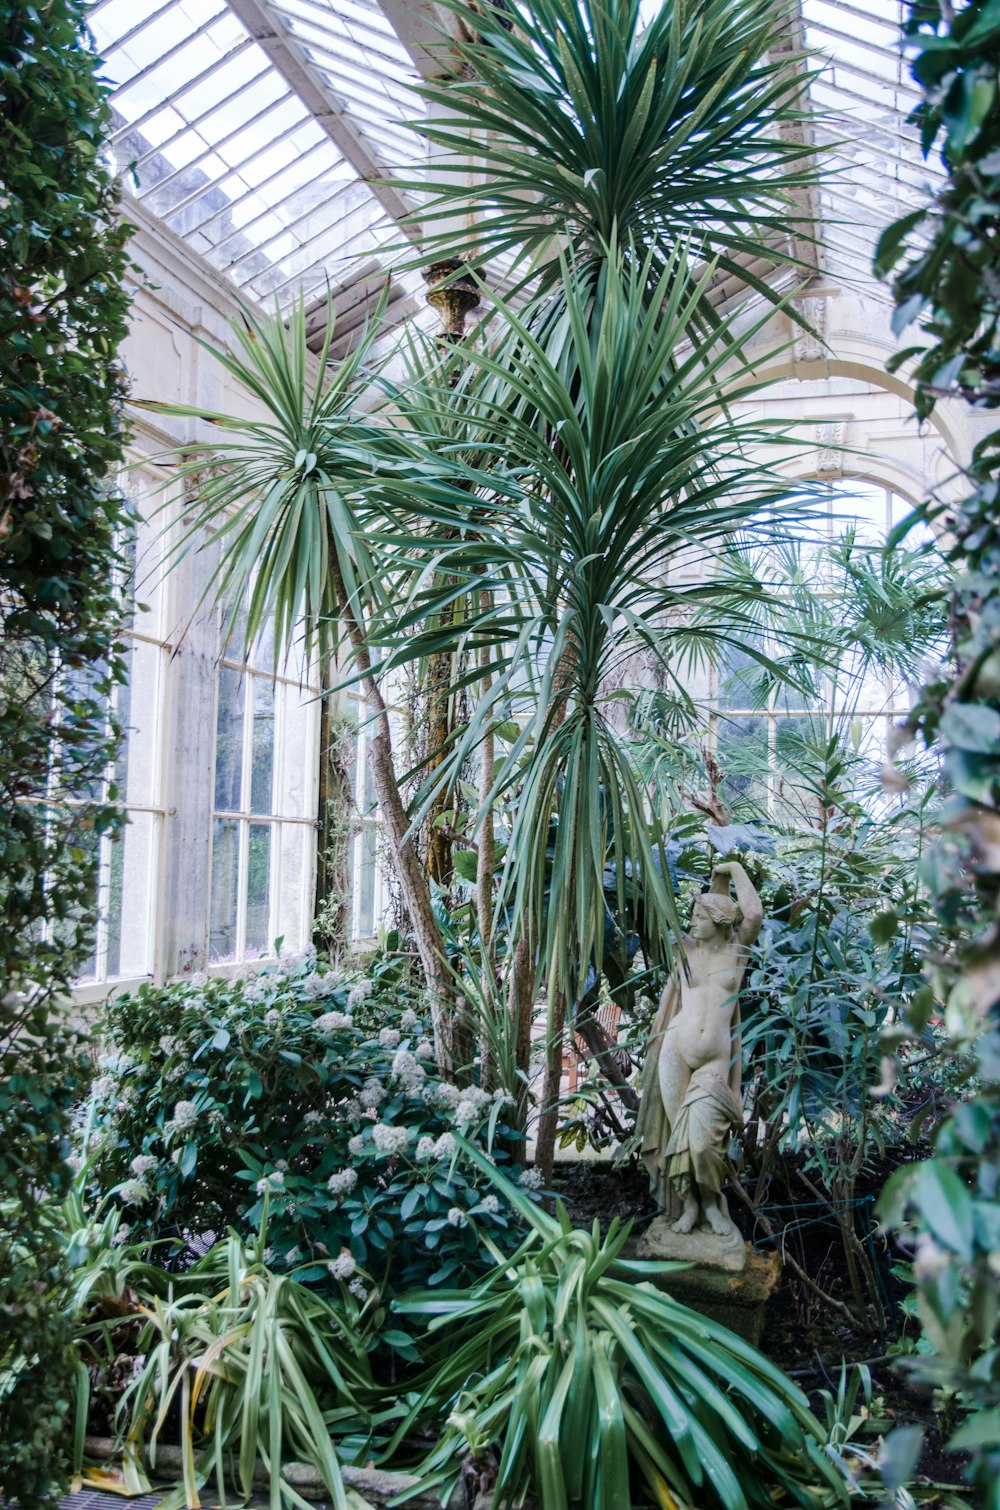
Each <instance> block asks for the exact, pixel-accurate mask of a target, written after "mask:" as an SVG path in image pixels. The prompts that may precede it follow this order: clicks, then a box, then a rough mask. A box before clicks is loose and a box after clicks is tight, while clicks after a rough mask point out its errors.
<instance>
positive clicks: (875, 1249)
mask: <svg viewBox="0 0 1000 1510" xmlns="http://www.w3.org/2000/svg"><path fill="white" fill-rule="evenodd" d="M887 1174H888V1171H880V1170H873V1171H872V1172H871V1174H870V1176H869V1179H868V1181H867V1182H866V1185H869V1184H870V1185H871V1187H872V1190H871V1191H868V1190H867V1189H864V1190H862V1191H861V1193H860V1194H861V1198H862V1199H864V1198H865V1197H866V1196H867V1195H869V1194H870V1195H871V1196H872V1199H873V1200H874V1197H875V1196H876V1195H877V1193H878V1190H880V1189H881V1186H882V1184H883V1183H884V1178H885V1177H886V1176H887ZM787 1178H788V1183H789V1186H790V1187H791V1190H790V1193H791V1194H792V1195H793V1196H794V1193H795V1172H794V1169H790V1170H788V1171H787ZM554 1184H555V1188H556V1190H557V1192H558V1194H559V1196H560V1197H561V1199H562V1200H563V1201H564V1202H565V1204H566V1207H567V1210H568V1211H569V1214H570V1216H571V1217H572V1219H573V1221H574V1223H575V1224H576V1225H579V1226H584V1225H586V1226H590V1225H591V1224H592V1222H593V1221H594V1218H595V1217H597V1218H598V1219H599V1220H600V1222H601V1226H602V1228H603V1227H606V1226H607V1224H608V1222H609V1221H610V1219H611V1218H612V1217H613V1216H618V1217H620V1218H621V1219H622V1220H623V1221H633V1222H634V1224H635V1229H636V1230H638V1231H641V1230H642V1229H643V1228H644V1227H646V1226H648V1224H649V1222H650V1221H651V1220H652V1219H653V1217H654V1215H655V1207H654V1205H653V1203H652V1202H651V1200H650V1197H649V1188H648V1181H647V1178H646V1173H645V1170H643V1169H642V1168H641V1167H638V1166H633V1167H629V1166H624V1167H622V1168H614V1167H612V1166H611V1165H609V1164H583V1163H581V1164H571V1165H564V1166H563V1167H562V1168H561V1169H559V1170H558V1172H557V1176H556V1179H555V1182H554ZM812 1208H813V1202H812V1198H811V1196H809V1195H808V1194H804V1195H803V1200H802V1211H803V1213H805V1215H803V1216H802V1217H800V1218H799V1219H798V1220H792V1221H791V1222H790V1223H789V1226H790V1229H791V1230H790V1231H788V1232H786V1239H785V1240H786V1242H787V1243H788V1246H789V1248H792V1249H793V1251H794V1256H795V1257H796V1258H797V1259H798V1261H799V1263H800V1264H801V1265H802V1267H803V1268H804V1269H805V1270H806V1272H807V1273H808V1274H809V1275H810V1276H811V1277H812V1278H813V1279H814V1280H815V1281H816V1283H817V1284H818V1285H819V1286H820V1288H822V1289H823V1290H825V1291H826V1292H827V1293H828V1294H829V1295H830V1296H832V1297H836V1298H843V1297H845V1296H846V1295H848V1294H849V1293H850V1287H849V1282H848V1277H847V1270H846V1264H845V1261H844V1257H843V1249H842V1246H841V1243H840V1241H839V1237H838V1233H837V1229H836V1227H835V1225H834V1224H833V1223H832V1222H830V1221H828V1220H824V1219H822V1218H817V1217H816V1215H815V1212H814V1210H813V1209H812ZM733 1216H734V1218H735V1220H736V1221H737V1223H738V1225H739V1226H740V1228H741V1230H742V1231H743V1235H744V1237H745V1238H746V1239H747V1240H748V1241H750V1242H753V1243H755V1244H756V1245H757V1246H758V1247H759V1248H760V1249H761V1251H768V1250H769V1249H770V1248H772V1247H774V1246H775V1244H774V1243H773V1241H771V1240H769V1239H768V1238H767V1237H765V1236H763V1235H762V1234H761V1233H760V1231H759V1230H758V1231H755V1230H754V1223H753V1218H752V1215H751V1214H750V1213H749V1212H746V1211H743V1210H734V1211H733ZM871 1252H872V1253H873V1255H874V1256H875V1258H876V1259H877V1264H878V1274H879V1279H880V1283H881V1285H882V1286H883V1288H884V1303H885V1310H886V1316H887V1325H886V1327H885V1329H884V1330H883V1331H882V1332H881V1333H880V1332H879V1331H878V1329H877V1328H875V1329H873V1330H871V1331H866V1330H864V1329H863V1328H861V1327H855V1326H851V1325H850V1324H848V1322H847V1321H846V1320H845V1319H844V1318H843V1317H842V1316H841V1315H840V1314H838V1313H836V1312H835V1311H834V1309H833V1307H832V1306H830V1305H827V1306H824V1303H823V1301H822V1300H821V1299H819V1297H817V1296H816V1295H814V1294H811V1293H810V1292H809V1291H808V1290H807V1289H806V1288H805V1286H804V1285H803V1284H802V1283H801V1281H799V1280H798V1279H797V1278H796V1276H795V1275H794V1274H793V1273H792V1272H791V1270H790V1269H789V1267H788V1266H787V1265H786V1266H785V1268H784V1271H783V1278H782V1283H781V1285H780V1287H779V1289H778V1290H777V1291H776V1293H775V1294H774V1296H773V1297H772V1298H771V1300H770V1301H768V1304H767V1312H766V1320H765V1328H764V1339H763V1342H762V1344H761V1346H762V1349H763V1351H764V1352H765V1353H766V1354H767V1355H768V1357H770V1358H772V1359H773V1360H774V1361H775V1362H776V1363H778V1364H780V1366H781V1367H782V1368H783V1369H784V1370H785V1371H786V1373H789V1374H791V1376H792V1377H793V1378H794V1379H795V1380H796V1381H797V1382H798V1384H799V1385H800V1387H801V1388H802V1389H803V1390H804V1391H805V1392H806V1393H807V1394H808V1395H809V1396H810V1397H811V1399H812V1402H813V1405H814V1406H816V1407H820V1416H821V1418H822V1416H823V1411H822V1401H821V1398H820V1391H821V1390H823V1389H827V1390H829V1391H831V1392H834V1393H835V1392H836V1389H837V1386H838V1384H839V1380H840V1370H841V1363H842V1362H846V1363H848V1364H851V1363H865V1364H866V1365H867V1366H868V1370H869V1373H870V1375H871V1383H872V1405H873V1410H872V1415H873V1416H875V1414H876V1412H877V1414H878V1416H879V1417H880V1426H881V1428H882V1429H884V1430H891V1429H892V1428H893V1427H895V1426H903V1425H909V1424H916V1425H918V1426H920V1427H921V1428H922V1429H923V1431H924V1446H923V1451H922V1453H921V1458H920V1464H919V1475H920V1478H922V1479H923V1480H924V1481H925V1484H926V1485H927V1486H930V1485H931V1484H948V1485H955V1486H956V1487H957V1486H960V1484H961V1479H962V1467H963V1459H962V1457H961V1456H959V1455H958V1454H954V1453H947V1452H945V1451H944V1448H943V1440H944V1439H946V1438H947V1436H948V1435H949V1433H950V1431H951V1430H952V1429H953V1426H952V1424H951V1423H949V1422H948V1421H947V1420H946V1419H944V1420H943V1419H942V1418H941V1416H940V1415H939V1414H938V1412H937V1411H936V1410H935V1408H934V1406H935V1402H934V1400H933V1396H932V1392H931V1391H930V1390H929V1389H927V1388H926V1387H925V1386H922V1385H918V1384H917V1383H916V1382H915V1381H913V1380H912V1378H911V1377H909V1374H908V1370H907V1367H906V1362H905V1358H901V1357H900V1356H898V1355H897V1354H896V1353H894V1352H893V1351H892V1350H893V1349H894V1348H898V1347H899V1346H900V1344H902V1346H904V1347H905V1346H906V1345H907V1341H906V1339H907V1338H908V1337H909V1338H910V1339H914V1340H915V1338H916V1335H917V1332H918V1329H917V1326H916V1323H915V1322H914V1321H912V1320H910V1319H909V1318H908V1317H907V1316H906V1314H905V1312H904V1311H903V1310H902V1309H901V1307H902V1303H903V1301H904V1299H905V1298H906V1295H907V1293H908V1287H907V1286H906V1285H905V1283H903V1282H902V1281H901V1279H900V1278H899V1277H898V1275H896V1274H894V1273H893V1267H894V1266H895V1265H896V1264H898V1263H899V1262H900V1260H902V1259H903V1258H904V1256H905V1255H903V1254H902V1253H901V1252H898V1251H892V1250H891V1249H890V1247H889V1245H888V1244H887V1242H886V1241H885V1240H884V1239H883V1238H882V1237H876V1236H873V1238H872V1242H871ZM870 1442H871V1450H872V1451H874V1450H875V1449H876V1447H877V1442H878V1437H877V1434H873V1435H872V1436H871V1438H870Z"/></svg>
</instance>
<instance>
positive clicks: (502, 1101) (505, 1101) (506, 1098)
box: [493, 1091, 514, 1106]
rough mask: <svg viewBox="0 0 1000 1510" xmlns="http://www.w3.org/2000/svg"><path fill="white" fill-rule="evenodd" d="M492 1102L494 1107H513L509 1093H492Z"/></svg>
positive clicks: (512, 1098) (512, 1100)
mask: <svg viewBox="0 0 1000 1510" xmlns="http://www.w3.org/2000/svg"><path fill="white" fill-rule="evenodd" d="M493 1102H494V1105H496V1106H513V1105H514V1097H513V1096H512V1095H511V1093H510V1091H494V1092H493Z"/></svg>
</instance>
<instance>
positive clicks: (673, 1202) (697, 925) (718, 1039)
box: [638, 860, 764, 1251]
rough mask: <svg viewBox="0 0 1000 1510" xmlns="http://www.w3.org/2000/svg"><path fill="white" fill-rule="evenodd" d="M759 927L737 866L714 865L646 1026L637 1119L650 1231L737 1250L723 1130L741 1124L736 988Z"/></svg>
mask: <svg viewBox="0 0 1000 1510" xmlns="http://www.w3.org/2000/svg"><path fill="white" fill-rule="evenodd" d="M731 887H735V890H736V899H735V901H734V900H733V897H732V894H731ZM763 921H764V909H763V907H762V906H761V902H760V897H759V896H758V895H757V892H756V891H755V890H754V886H753V883H752V882H751V880H750V877H749V876H748V875H747V873H746V871H745V870H744V869H743V866H742V865H740V864H738V863H737V862H736V861H735V860H733V861H728V862H727V863H725V864H722V865H717V866H716V867H715V869H714V871H713V872H712V883H711V887H710V889H709V890H708V891H707V892H703V893H702V895H701V896H700V897H698V898H697V899H696V901H695V904H694V908H693V910H692V913H691V925H690V932H689V933H688V934H687V935H686V937H685V938H684V940H683V945H684V951H683V963H682V966H681V969H680V972H679V975H678V977H677V978H675V979H673V980H671V981H670V982H669V983H668V985H667V988H666V990H665V991H664V993H663V998H662V1000H661V1002H660V1007H659V1011H658V1012H657V1015H656V1018H655V1020H654V1022H653V1028H652V1032H651V1034H650V1039H649V1046H648V1049H647V1051H646V1061H645V1064H644V1066H643V1074H642V1100H641V1102H640V1106H639V1119H638V1131H639V1133H640V1136H641V1139H642V1145H641V1146H642V1158H643V1162H644V1163H645V1165H646V1168H647V1169H648V1171H649V1178H650V1185H651V1187H652V1190H653V1192H654V1194H655V1196H656V1201H657V1205H658V1206H659V1208H660V1211H661V1213H662V1221H661V1223H659V1224H654V1225H659V1226H660V1227H661V1231H662V1226H663V1225H666V1226H668V1227H669V1229H670V1231H672V1232H674V1233H676V1234H678V1235H682V1236H683V1235H684V1234H687V1233H691V1232H694V1231H696V1230H702V1229H707V1230H708V1231H709V1232H712V1233H714V1234H716V1235H717V1237H719V1238H725V1239H728V1240H729V1241H730V1242H739V1245H740V1249H741V1251H742V1240H741V1239H739V1233H738V1232H737V1229H736V1226H735V1224H734V1222H733V1220H732V1218H731V1217H730V1215H729V1211H728V1208H727V1206H726V1200H725V1197H724V1196H723V1194H722V1182H723V1177H724V1171H725V1153H726V1148H727V1146H728V1142H729V1135H730V1129H731V1128H732V1127H734V1126H739V1125H740V1123H741V1122H742V1106H741V1102H740V1012H739V991H740V986H741V985H742V983H743V976H744V973H745V971H746V965H747V951H748V949H749V947H750V945H751V944H752V943H753V942H754V940H755V939H756V938H757V935H758V934H759V933H760V929H761V924H762V923H763ZM652 1235H653V1229H650V1236H652ZM647 1247H648V1245H647Z"/></svg>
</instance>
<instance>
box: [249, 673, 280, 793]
mask: <svg viewBox="0 0 1000 1510" xmlns="http://www.w3.org/2000/svg"><path fill="white" fill-rule="evenodd" d="M273 777H274V683H273V682H272V681H267V680H265V678H263V677H260V676H255V677H254V679H253V747H252V749H251V766H250V811H251V812H252V813H270V812H273V811H274V799H273V797H272V795H271V794H272V789H273V785H274V781H273Z"/></svg>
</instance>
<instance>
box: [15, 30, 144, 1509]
mask: <svg viewBox="0 0 1000 1510" xmlns="http://www.w3.org/2000/svg"><path fill="white" fill-rule="evenodd" d="M86 11H87V6H86V5H85V4H84V0H49V3H48V4H45V5H37V6H36V5H30V4H25V3H24V0H0V123H2V124H0V137H2V141H3V176H4V188H3V193H2V195H0V365H2V384H0V615H2V628H0V1202H2V1212H0V1491H2V1493H3V1495H4V1496H6V1498H7V1499H17V1500H19V1501H20V1504H21V1506H22V1507H23V1510H31V1507H32V1506H33V1505H34V1504H36V1503H38V1502H39V1501H40V1500H41V1499H42V1498H43V1497H45V1495H46V1494H47V1493H48V1491H49V1490H50V1487H51V1488H53V1489H54V1488H57V1487H58V1485H59V1483H60V1481H61V1476H62V1453H61V1445H60V1433H61V1430H62V1425H63V1420H64V1415H65V1411H66V1408H67V1400H68V1394H69V1388H68V1381H67V1370H68V1367H69V1354H68V1333H67V1330H66V1325H65V1321H64V1318H63V1316H62V1314H61V1311H60V1309H59V1307H58V1305H57V1304H56V1303H55V1301H54V1299H53V1296H54V1293H55V1290H56V1286H57V1284H58V1279H59V1263H60V1260H59V1256H58V1254H59V1250H58V1246H57V1245H56V1244H55V1242H54V1241H53V1240H52V1239H51V1237H50V1235H49V1227H48V1222H47V1204H48V1201H49V1199H50V1198H51V1196H52V1195H53V1194H57V1193H61V1191H62V1189H63V1187H64V1183H65V1179H66V1166H65V1162H64V1159H65V1128H66V1118H67V1113H68V1109H69V1106H70V1105H71V1103H72V1102H73V1100H74V1099H75V1098H76V1097H77V1096H78V1095H79V1093H80V1090H81V1084H80V1081H81V1077H82V1073H83V1072H82V1070H81V1068H80V1060H79V1056H78V1054H77V1052H76V1049H75V1045H74V1042H73V1038H72V1035H71V1034H69V1033H68V1032H67V1031H66V1026H65V1015H64V1003H65V1000H66V992H67V988H68V985H69V982H70V981H71V980H72V978H73V976H74V974H75V973H77V971H78V969H79V964H80V961H81V960H82V959H83V958H84V957H85V955H86V953H87V950H88V948H89V944H90V939H91V936H92V932H93V925H94V907H95V892H96V869H97V841H98V838H99V836H100V834H101V833H103V832H107V831H109V830H111V829H113V828H114V826H115V825H116V824H117V823H118V821H119V819H118V815H117V809H116V805H115V801H114V797H115V793H114V791H113V789H109V788H108V787H107V786H106V785H105V784H104V783H103V780H102V777H103V772H104V770H105V768H106V767H107V765H108V762H109V761H110V759H111V757H112V755H113V752H114V743H115V730H114V728H113V726H112V720H109V718H108V713H107V709H108V701H109V694H110V692H111V689H112V687H113V684H114V682H115V681H116V680H118V679H120V677H121V675H122V662H121V657H120V655H119V654H118V652H117V650H116V649H115V642H114V633H115V628H116V625H117V623H118V614H119V607H118V599H119V593H118V591H117V589H116V587H115V583H114V568H115V565H116V560H117V558H116V554H115V541H116V539H117V538H118V537H119V534H120V531H121V530H122V528H123V526H124V516H123V512H122V508H121V504H120V501H119V500H118V499H117V497H116V495H115V492H114V476H115V470H116V467H117V465H118V463H119V461H120V459H121V454H122V422H121V411H122V402H123V398H124V391H125V382H124V378H123V375H122V372H121V369H120V367H119V366H118V365H117V362H116V352H117V348H118V345H119V343H120V341H121V339H122V337H123V336H124V334H125V330H126V320H127V315H128V307H129V299H128V295H127V293H126V291H125V289H124V284H123V279H124V274H125V270H126V266H127V258H126V254H125V250H124V248H125V243H126V241H127V239H128V234H129V228H128V227H127V226H126V225H124V224H123V223H122V222H121V221H120V220H119V219H118V217H117V207H116V200H117V195H116V190H115V184H114V180H113V178H112V175H111V173H110V171H109V169H108V166H107V164H106V162H105V160H104V158H103V156H102V153H103V150H104V144H105V140H106V137H107V134H108V130H109V125H110V110H109V106H108V103H107V97H106V96H107V89H106V86H105V85H103V84H102V83H100V82H99V80H98V78H97V72H96V68H97V65H96V61H95V59H94V58H93V56H92V55H91V54H90V52H89V51H88V50H87V37H86V32H85V27H84V17H85V14H86Z"/></svg>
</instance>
